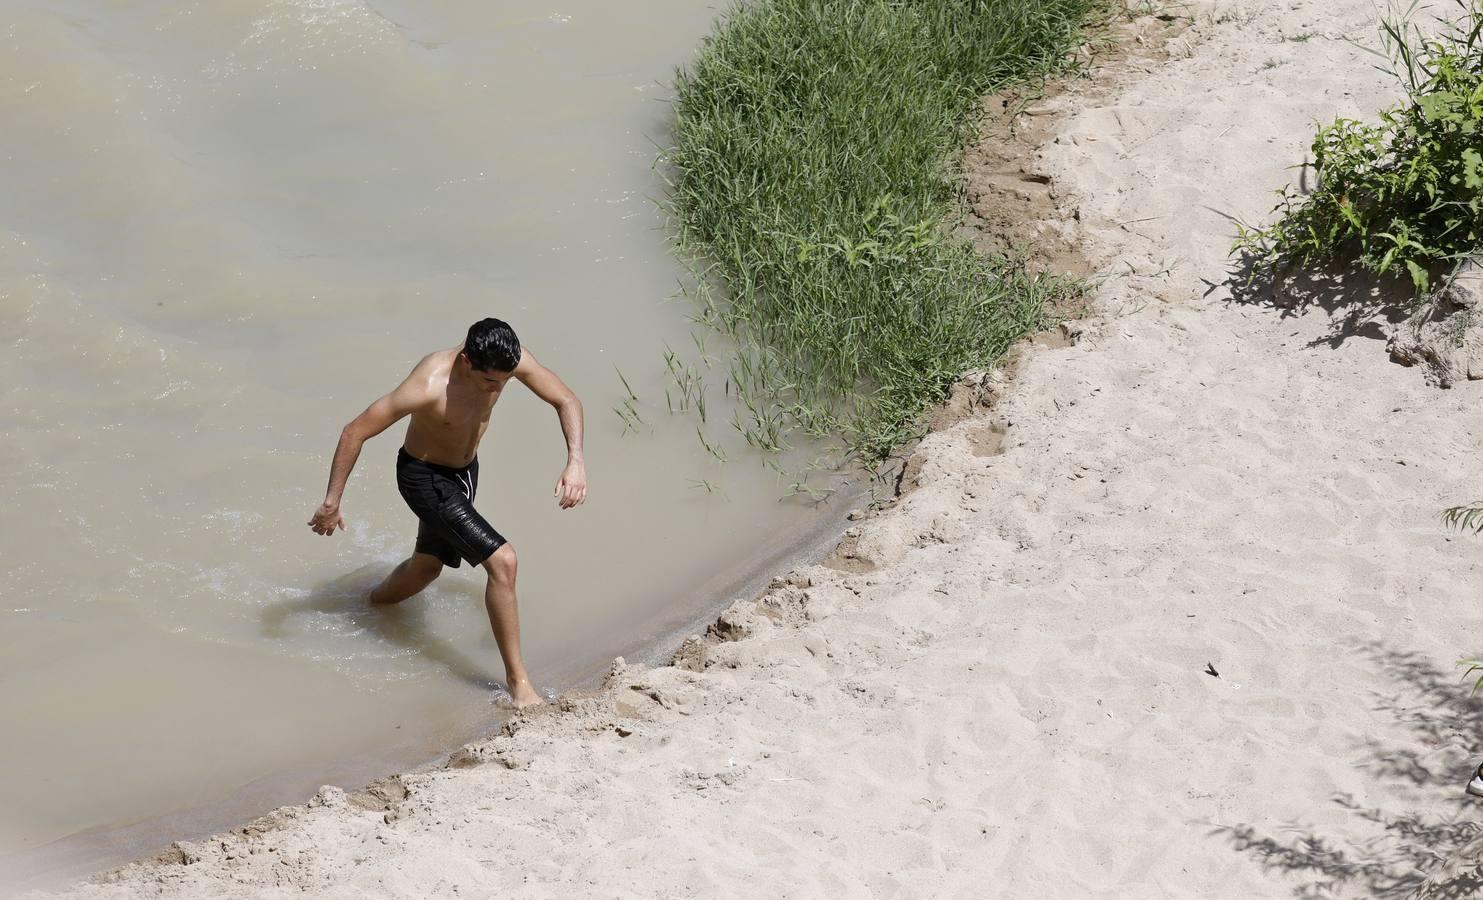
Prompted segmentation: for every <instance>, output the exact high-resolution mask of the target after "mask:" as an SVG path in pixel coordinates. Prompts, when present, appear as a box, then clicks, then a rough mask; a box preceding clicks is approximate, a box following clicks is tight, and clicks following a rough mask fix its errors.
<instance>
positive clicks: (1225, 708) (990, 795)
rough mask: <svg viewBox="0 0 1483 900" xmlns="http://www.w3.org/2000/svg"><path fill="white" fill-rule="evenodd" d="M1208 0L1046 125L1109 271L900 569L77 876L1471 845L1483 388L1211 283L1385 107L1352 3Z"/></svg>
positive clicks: (568, 878)
mask: <svg viewBox="0 0 1483 900" xmlns="http://www.w3.org/2000/svg"><path fill="white" fill-rule="evenodd" d="M1225 13H1231V14H1233V15H1231V16H1225V15H1223V14H1225ZM1193 16H1194V18H1195V20H1196V25H1195V28H1194V30H1193V32H1192V33H1191V34H1187V35H1185V36H1184V37H1181V38H1177V39H1176V41H1178V42H1180V43H1179V45H1178V46H1175V47H1172V48H1171V50H1173V51H1174V55H1175V56H1176V57H1181V56H1185V57H1186V58H1175V59H1173V60H1172V61H1170V62H1168V63H1167V64H1165V65H1163V66H1161V67H1159V68H1158V69H1157V70H1155V71H1153V72H1151V73H1149V74H1147V75H1146V76H1143V77H1140V78H1137V79H1135V80H1134V81H1132V82H1131V83H1130V84H1128V86H1127V87H1126V88H1125V89H1124V90H1123V91H1122V93H1121V95H1120V96H1115V97H1114V99H1113V100H1112V102H1110V103H1108V102H1101V103H1099V104H1096V105H1094V106H1093V107H1091V108H1085V109H1081V110H1079V111H1076V112H1075V114H1074V115H1073V116H1072V117H1071V118H1069V120H1068V121H1066V122H1065V123H1064V124H1063V125H1062V126H1061V129H1060V137H1059V139H1058V140H1057V141H1056V142H1055V143H1053V144H1051V145H1049V146H1048V147H1046V148H1045V150H1044V152H1043V156H1042V163H1043V166H1044V171H1045V172H1046V173H1047V174H1050V175H1052V176H1054V182H1053V186H1054V190H1055V193H1056V196H1057V197H1059V198H1060V201H1061V202H1062V204H1063V206H1064V207H1065V208H1068V209H1069V208H1071V207H1073V206H1077V205H1079V208H1080V214H1081V222H1080V233H1079V235H1078V237H1079V239H1080V241H1081V242H1082V243H1083V244H1084V248H1085V251H1086V252H1087V253H1088V254H1089V255H1090V257H1091V261H1092V262H1093V263H1094V264H1096V266H1097V267H1098V268H1099V269H1100V270H1102V271H1104V272H1108V273H1110V277H1109V279H1108V280H1107V281H1106V282H1105V283H1104V284H1103V286H1102V287H1101V288H1100V290H1099V292H1098V294H1097V297H1096V301H1095V309H1094V313H1095V315H1094V317H1093V319H1092V320H1091V322H1090V323H1089V325H1088V328H1087V331H1086V335H1085V337H1084V338H1083V339H1082V340H1081V341H1080V342H1079V343H1077V344H1076V345H1074V346H1070V347H1064V348H1039V349H1033V350H1032V351H1030V352H1029V354H1028V355H1027V357H1026V359H1025V360H1024V363H1023V365H1022V366H1021V368H1020V371H1019V374H1018V376H1017V380H1016V383H1015V385H1014V386H1013V388H1012V390H1009V391H1007V392H1006V396H1005V397H1003V398H1002V399H1001V400H1000V402H999V404H998V406H997V408H996V410H995V411H994V412H992V413H990V414H987V415H986V417H984V418H978V419H969V420H967V421H963V422H960V423H958V424H956V425H954V426H952V427H949V428H947V429H946V430H944V431H942V432H939V433H936V434H934V435H932V436H930V437H929V438H928V439H927V440H926V442H925V443H924V447H923V452H924V454H925V456H924V463H923V465H922V468H921V472H920V476H919V480H920V482H921V484H920V487H918V488H917V489H915V490H914V491H912V492H911V493H909V494H908V495H907V496H906V497H905V498H903V499H902V500H901V501H900V502H899V503H898V504H897V505H896V506H895V507H894V508H892V509H890V510H888V511H885V512H884V513H882V514H880V515H877V516H873V517H871V518H869V519H868V520H866V521H864V522H862V523H861V525H860V527H861V531H860V534H859V536H858V539H857V542H856V546H857V550H856V552H857V553H858V554H859V555H861V556H863V557H866V558H868V559H870V560H872V561H874V562H875V563H876V564H877V565H878V566H879V567H880V568H878V569H877V570H876V571H874V572H869V573H862V574H855V575H849V574H845V573H842V572H838V571H834V570H832V569H826V568H823V567H809V568H805V569H802V570H800V571H798V572H796V573H793V575H791V576H790V581H791V582H792V583H781V584H779V585H778V586H776V587H775V588H774V589H773V590H771V591H770V592H769V593H768V594H767V595H766V596H765V597H764V598H763V599H762V600H761V601H760V603H753V602H752V601H746V602H740V603H738V604H736V605H735V606H733V608H732V609H731V610H730V611H729V612H728V613H727V614H726V616H725V617H723V618H724V621H725V622H726V623H728V624H727V626H726V627H723V628H722V629H721V630H722V631H725V632H727V634H728V635H729V636H731V637H739V638H741V639H739V640H732V641H727V642H722V643H719V644H716V645H714V646H712V647H710V648H709V649H708V650H706V651H705V652H704V654H700V653H698V652H697V653H692V654H691V659H692V660H694V659H698V658H699V657H700V656H701V655H704V657H705V661H706V667H705V668H704V671H702V672H695V671H688V670H686V669H681V668H661V669H657V670H648V671H642V670H635V669H627V670H620V671H618V672H617V673H616V674H615V676H614V678H613V679H612V681H611V683H610V684H611V686H610V688H609V689H608V690H606V691H604V692H602V693H601V694H599V695H597V696H595V697H592V698H589V699H584V700H581V701H577V702H574V703H569V704H568V706H569V707H571V708H570V709H569V710H567V711H565V712H561V711H555V712H553V713H552V714H544V715H538V716H535V717H532V718H531V719H530V720H529V721H528V722H527V723H526V724H525V725H524V726H523V727H521V728H519V729H518V730H516V731H515V733H514V734H513V735H512V736H502V737H499V738H496V739H494V740H492V741H489V742H487V743H485V744H482V745H479V746H477V747H473V748H470V749H469V750H467V751H465V752H464V753H463V754H461V755H460V757H459V762H460V763H462V764H465V765H466V766H467V767H464V768H451V769H448V770H439V771H431V772H424V773H417V774H412V775H408V776H405V777H404V778H403V779H402V782H403V783H404V784H405V786H406V788H408V789H409V790H410V795H409V796H407V797H406V798H405V799H398V797H399V795H400V793H401V792H400V790H397V789H394V788H393V789H392V790H383V791H382V794H383V796H385V797H390V798H391V799H390V801H389V802H388V803H386V804H385V805H386V806H387V807H389V811H386V810H383V809H382V808H381V802H380V800H377V799H375V798H371V797H369V796H361V797H359V798H351V799H352V801H353V802H347V801H346V797H345V795H344V794H343V793H342V792H340V791H337V790H334V789H329V790H327V791H325V792H323V793H322V795H321V797H320V798H318V800H317V801H316V802H315V803H311V804H310V805H309V806H308V807H295V808H285V809H284V810H281V811H279V812H278V813H276V814H275V818H276V819H277V820H278V821H279V822H280V825H279V827H277V828H275V829H271V830H267V831H264V832H260V833H259V832H257V831H256V830H254V832H253V833H251V834H247V835H242V834H232V835H224V836H220V837H218V838H212V839H209V840H204V841H199V842H190V843H188V844H185V845H183V848H184V854H183V855H184V856H186V857H188V858H189V859H190V860H191V861H190V862H189V864H178V863H177V864H165V865H139V866H134V867H130V868H127V869H124V870H122V871H121V872H120V873H117V874H115V875H113V876H111V879H112V880H111V881H110V883H106V884H94V885H83V886H78V887H76V888H74V889H73V891H72V892H71V893H69V894H68V896H75V897H118V896H139V895H151V896H153V895H163V896H169V897H190V898H200V897H214V896H253V897H272V896H288V895H294V894H297V893H299V892H301V891H307V892H308V893H309V894H311V895H313V896H317V897H347V898H348V897H428V896H439V897H442V896H455V895H456V896H468V897H485V896H495V895H514V896H521V897H572V896H600V897H690V896H706V897H716V896H727V897H731V896H734V897H744V896H745V897H752V896H779V897H781V896H793V897H814V896H828V897H846V896H849V897H854V896H861V897H863V896H877V897H891V896H910V897H939V896H943V897H946V896H954V897H956V896H965V897H966V896H975V897H976V896H994V897H1032V898H1041V897H1068V898H1069V897H1083V896H1115V897H1159V896H1173V897H1194V896H1199V897H1241V898H1246V897H1274V896H1291V895H1294V894H1297V895H1314V896H1330V895H1336V896H1403V895H1404V894H1405V893H1407V892H1409V890H1410V889H1411V888H1413V887H1415V886H1416V884H1418V883H1419V882H1420V879H1421V878H1422V877H1423V876H1424V874H1425V872H1426V871H1427V870H1429V869H1431V868H1434V867H1435V866H1436V864H1437V862H1438V860H1439V859H1440V858H1441V857H1443V856H1446V855H1448V854H1450V853H1451V852H1453V851H1454V850H1455V849H1456V848H1458V847H1460V846H1461V845H1463V844H1466V843H1467V842H1468V841H1469V840H1470V839H1471V838H1472V837H1473V835H1474V834H1475V833H1476V826H1475V825H1474V824H1473V823H1474V821H1475V820H1476V818H1477V810H1478V808H1477V807H1474V806H1472V805H1471V803H1470V801H1467V800H1465V799H1464V796H1463V793H1462V786H1463V783H1464V781H1465V780H1466V777H1467V774H1468V769H1469V767H1470V765H1471V764H1472V763H1473V762H1474V758H1473V757H1474V754H1475V752H1476V750H1477V749H1478V736H1479V734H1480V726H1483V714H1480V712H1479V706H1478V704H1477V702H1476V701H1474V700H1472V699H1470V698H1469V696H1468V693H1467V688H1466V687H1465V686H1463V685H1461V684H1459V682H1458V675H1459V674H1460V673H1459V671H1458V670H1456V669H1455V668H1454V667H1453V662H1454V661H1455V660H1456V659H1457V658H1458V657H1459V656H1461V655H1464V654H1467V653H1470V652H1474V651H1476V650H1478V649H1480V644H1483V641H1480V640H1478V639H1477V637H1476V636H1477V635H1479V634H1480V633H1483V631H1480V629H1483V614H1480V610H1479V605H1478V603H1477V598H1478V596H1479V595H1480V593H1483V571H1480V570H1479V568H1478V564H1477V561H1478V559H1479V554H1480V551H1483V543H1480V541H1483V538H1473V537H1471V536H1459V535H1455V534H1451V535H1449V534H1448V533H1447V532H1446V531H1445V530H1444V529H1443V528H1442V526H1441V524H1440V522H1439V520H1438V513H1439V511H1440V510H1441V509H1442V508H1443V507H1444V506H1446V505H1449V504H1453V503H1456V502H1461V501H1466V500H1471V499H1474V495H1475V494H1478V493H1483V490H1479V487H1478V486H1479V485H1480V484H1483V455H1480V453H1479V450H1480V437H1479V430H1480V425H1479V424H1478V423H1479V420H1478V417H1477V414H1476V413H1477V403H1478V399H1479V387H1478V386H1477V385H1472V384H1468V385H1463V386H1460V387H1459V388H1457V389H1454V390H1451V391H1439V390H1436V389H1433V388H1430V387H1428V386H1427V385H1426V384H1425V383H1424V380H1423V378H1422V376H1421V374H1420V373H1419V372H1417V371H1415V370H1408V369H1403V368H1400V367H1398V366H1395V365H1393V364H1391V363H1389V362H1388V361H1387V359H1386V356H1385V351H1384V346H1383V343H1382V342H1381V341H1379V340H1375V339H1373V338H1374V337H1375V336H1376V335H1377V334H1378V333H1379V332H1378V329H1377V328H1376V327H1374V326H1371V325H1368V324H1364V323H1363V322H1349V323H1348V324H1346V323H1345V321H1344V311H1342V310H1341V311H1339V313H1337V314H1335V315H1330V314H1329V313H1327V312H1324V311H1323V310H1321V309H1319V310H1314V311H1309V312H1305V313H1302V314H1296V315H1293V314H1287V313H1284V312H1282V311H1280V310H1274V309H1272V308H1271V307H1270V306H1265V305H1243V304H1234V303H1232V302H1230V301H1229V300H1228V298H1229V295H1230V291H1229V290H1228V289H1227V288H1226V287H1224V285H1225V284H1226V283H1227V281H1228V268H1229V263H1228V261H1227V258H1226V251H1227V249H1228V248H1229V245H1230V241H1231V236H1232V228H1231V225H1230V224H1229V222H1228V221H1227V220H1226V219H1225V218H1223V217H1222V215H1220V214H1219V213H1228V214H1232V215H1236V216H1240V217H1243V218H1245V219H1248V220H1254V219H1261V218H1262V217H1263V216H1265V214H1266V212H1267V210H1268V209H1269V208H1270V206H1271V205H1272V202H1273V198H1272V195H1271V192H1272V191H1273V190H1274V189H1275V188H1276V187H1278V186H1279V185H1281V184H1283V183H1285V182H1287V181H1288V180H1289V179H1292V178H1295V177H1296V172H1295V171H1293V170H1291V169H1289V168H1288V167H1290V166H1293V165H1295V164H1297V163H1299V162H1300V161H1301V160H1302V159H1303V156H1304V153H1305V151H1306V148H1307V144H1308V141H1309V140H1310V138H1311V132H1312V124H1313V123H1314V121H1315V120H1319V119H1327V118H1329V117H1331V116H1332V115H1334V114H1335V113H1345V114H1355V115H1368V114H1370V113H1372V112H1373V111H1374V110H1375V109H1377V108H1378V107H1379V106H1381V105H1382V104H1383V103H1385V102H1386V101H1387V100H1388V99H1389V98H1390V96H1391V93H1390V92H1391V86H1390V84H1389V83H1388V81H1387V80H1386V78H1385V76H1383V75H1381V74H1380V73H1378V72H1375V71H1373V70H1371V69H1370V68H1369V66H1370V63H1371V61H1372V60H1371V58H1370V57H1368V56H1366V55H1365V54H1364V53H1362V52H1361V51H1360V50H1358V49H1357V48H1355V47H1354V46H1352V45H1350V44H1347V43H1345V42H1344V41H1343V40H1342V39H1343V38H1345V37H1354V38H1358V39H1360V40H1362V41H1365V42H1370V41H1372V40H1373V35H1374V34H1375V14H1374V9H1373V7H1372V6H1371V4H1370V3H1369V2H1368V0H1323V2H1316V0H1309V2H1302V3H1295V4H1294V3H1280V2H1248V3H1244V4H1240V5H1239V6H1232V5H1230V4H1220V5H1219V6H1218V7H1217V8H1216V10H1215V13H1214V14H1212V11H1211V7H1209V6H1208V5H1206V6H1203V7H1198V8H1196V10H1195V11H1194V12H1193ZM1216 20H1221V21H1219V22H1217V21H1216ZM1304 35H1308V38H1307V39H1306V40H1284V38H1289V39H1291V38H1300V37H1302V36H1304ZM1188 54H1192V55H1188ZM1269 63H1274V64H1273V65H1269ZM1059 102H1061V103H1063V104H1076V103H1080V102H1083V101H1078V100H1075V99H1074V98H1073V99H1068V100H1063V101H1059ZM1078 198H1079V199H1078ZM1216 211H1219V213H1218V212H1216ZM1119 223H1121V224H1119ZM994 422H999V423H1008V431H1007V434H1006V436H1005V440H1004V447H1003V452H1002V454H1000V455H987V456H981V455H976V451H977V452H985V450H984V449H983V448H984V447H985V446H986V445H985V444H984V442H983V440H982V439H983V437H984V435H985V434H986V432H985V429H986V428H987V427H988V426H989V425H990V424H991V423H994ZM1207 664H1211V665H1213V667H1214V670H1215V671H1218V672H1219V676H1218V677H1216V676H1212V675H1210V674H1207V673H1206V667H1207ZM290 738H291V736H285V739H290ZM480 763H483V764H480ZM366 807H375V808H366ZM1326 886H1327V887H1326Z"/></svg>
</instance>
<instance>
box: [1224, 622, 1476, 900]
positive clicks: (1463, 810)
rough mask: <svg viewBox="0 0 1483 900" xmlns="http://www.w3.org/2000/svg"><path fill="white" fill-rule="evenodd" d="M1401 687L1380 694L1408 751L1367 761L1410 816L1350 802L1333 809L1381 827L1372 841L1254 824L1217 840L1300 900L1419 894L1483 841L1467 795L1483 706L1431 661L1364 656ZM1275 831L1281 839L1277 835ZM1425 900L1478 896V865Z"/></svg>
mask: <svg viewBox="0 0 1483 900" xmlns="http://www.w3.org/2000/svg"><path fill="white" fill-rule="evenodd" d="M1359 652H1360V653H1361V654H1362V655H1364V656H1366V657H1368V658H1369V659H1370V660H1371V661H1372V662H1373V663H1374V665H1375V667H1376V669H1377V670H1378V671H1379V672H1381V673H1383V674H1384V675H1386V676H1388V677H1389V678H1390V679H1391V681H1392V682H1393V683H1394V685H1395V687H1394V689H1393V690H1391V691H1388V692H1385V693H1376V695H1375V698H1374V699H1375V707H1374V708H1375V710H1376V711H1377V712H1381V713H1385V714H1388V715H1390V716H1392V717H1393V718H1394V719H1395V720H1396V721H1398V722H1400V723H1401V724H1403V725H1404V726H1405V728H1406V730H1407V731H1408V732H1409V734H1410V738H1411V739H1410V740H1409V741H1407V742H1406V743H1405V745H1404V746H1387V745H1386V744H1385V743H1384V742H1382V741H1377V740H1373V739H1372V740H1369V741H1367V746H1366V748H1365V754H1364V760H1363V762H1362V763H1361V766H1362V768H1363V769H1364V771H1365V772H1366V774H1367V775H1368V776H1369V777H1370V778H1372V779H1373V780H1375V781H1377V782H1384V783H1387V784H1389V785H1395V784H1396V783H1398V782H1399V783H1401V784H1404V785H1405V786H1406V789H1405V793H1406V794H1408V795H1409V796H1408V799H1407V800H1406V801H1405V803H1404V808H1395V806H1396V805H1395V804H1392V805H1391V807H1390V808H1380V807H1378V806H1371V805H1367V804H1366V803H1364V802H1361V801H1360V800H1357V799H1356V798H1354V797H1353V796H1350V795H1349V794H1338V795H1336V796H1335V797H1334V798H1333V801H1332V802H1333V803H1334V805H1335V806H1337V807H1338V808H1339V809H1342V810H1345V811H1347V812H1348V813H1349V814H1350V815H1352V816H1354V817H1358V818H1361V819H1364V820H1366V821H1368V822H1370V823H1372V825H1373V830H1372V832H1371V836H1370V837H1368V838H1365V839H1363V840H1359V839H1355V838H1352V837H1349V838H1346V837H1342V836H1334V835H1325V834H1323V833H1322V829H1321V828H1318V827H1313V826H1309V825H1305V824H1303V823H1301V822H1292V823H1285V824H1284V825H1282V826H1278V827H1274V828H1271V832H1267V831H1263V830H1261V829H1259V828H1258V827H1256V826H1252V825H1235V826H1220V827H1217V828H1216V829H1214V831H1213V832H1212V833H1213V834H1214V835H1216V836H1220V837H1224V838H1225V839H1227V840H1229V841H1230V843H1231V845H1232V846H1233V847H1234V848H1235V849H1236V850H1237V851H1238V852H1241V853H1245V854H1249V855H1251V856H1253V857H1256V858H1257V860H1258V861H1259V862H1260V863H1261V865H1262V866H1263V868H1265V869H1267V870H1269V871H1278V872H1281V873H1284V874H1285V875H1286V876H1287V877H1288V878H1289V879H1291V882H1290V883H1291V884H1293V886H1294V890H1293V894H1294V896H1298V897H1314V898H1317V897H1350V896H1353V897H1377V898H1378V897H1383V898H1400V897H1410V896H1413V892H1415V891H1416V890H1417V889H1418V888H1419V887H1421V885H1422V883H1423V881H1424V880H1425V879H1426V878H1427V876H1428V875H1429V874H1430V873H1431V872H1432V871H1433V870H1438V867H1439V866H1440V865H1442V863H1443V862H1444V861H1446V860H1447V859H1449V858H1450V857H1452V856H1454V855H1455V854H1457V853H1458V851H1460V850H1461V849H1462V848H1464V847H1466V846H1467V845H1468V844H1469V843H1472V842H1473V841H1474V840H1475V839H1476V838H1478V837H1479V836H1480V834H1483V829H1480V826H1479V825H1478V823H1477V821H1476V820H1477V819H1478V807H1476V806H1474V804H1476V803H1479V802H1483V801H1478V800H1474V799H1473V798H1471V797H1468V796H1467V795H1466V794H1465V793H1464V792H1463V786H1464V785H1465V784H1466V782H1467V779H1468V777H1469V775H1470V774H1471V766H1472V765H1473V764H1475V763H1476V759H1474V757H1475V755H1476V753H1477V750H1478V747H1477V740H1478V735H1480V734H1483V702H1480V701H1479V700H1478V699H1476V698H1474V697H1473V696H1472V695H1471V694H1470V692H1469V690H1468V687H1467V686H1466V685H1464V684H1462V683H1460V681H1459V679H1458V677H1457V673H1456V672H1452V671H1445V670H1442V669H1439V668H1437V667H1436V665H1435V664H1434V662H1433V661H1432V660H1430V659H1429V658H1426V657H1423V656H1421V655H1420V654H1417V653H1411V652H1406V651H1399V650H1395V649H1392V648H1388V647H1385V646H1382V645H1379V644H1370V645H1367V646H1365V647H1363V648H1361V650H1360V651H1359ZM1274 833H1276V834H1279V835H1280V836H1274ZM1441 874H1443V875H1444V877H1440V878H1433V879H1432V881H1431V882H1430V883H1428V884H1427V886H1426V890H1425V891H1424V892H1423V893H1421V894H1417V895H1416V896H1418V897H1425V898H1431V900H1442V898H1461V897H1473V896H1477V895H1478V893H1479V891H1480V889H1483V877H1480V874H1479V872H1478V869H1477V867H1476V866H1473V865H1467V866H1463V867H1461V868H1460V869H1459V870H1456V871H1450V872H1445V873H1441Z"/></svg>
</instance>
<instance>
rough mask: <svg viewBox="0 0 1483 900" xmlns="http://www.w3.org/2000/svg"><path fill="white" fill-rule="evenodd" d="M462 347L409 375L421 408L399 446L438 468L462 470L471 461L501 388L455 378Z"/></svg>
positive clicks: (433, 356) (435, 355) (434, 355)
mask: <svg viewBox="0 0 1483 900" xmlns="http://www.w3.org/2000/svg"><path fill="white" fill-rule="evenodd" d="M461 349H462V348H459V347H455V348H452V349H449V350H439V351H437V352H436V353H432V354H430V355H428V356H427V357H426V358H425V359H423V361H422V362H421V363H419V364H418V366H417V370H416V371H415V372H414V375H415V377H416V379H417V387H418V389H419V392H420V393H424V394H425V396H424V403H423V404H422V405H421V406H419V407H418V408H417V409H415V410H414V411H413V412H412V415H411V417H410V418H411V422H410V423H409V424H408V425H407V436H406V438H405V440H404V441H403V442H402V446H404V447H405V448H406V449H407V452H408V453H409V454H411V455H412V456H415V457H416V458H418V459H420V460H422V461H424V462H430V463H434V464H436V465H440V466H452V467H454V468H462V467H463V466H466V465H468V464H469V462H470V461H472V460H473V458H474V453H475V452H476V451H477V450H478V448H479V441H480V439H481V438H483V437H484V431H485V429H487V428H488V427H489V414H490V412H491V411H492V410H493V409H494V404H495V403H496V402H498V401H499V397H500V393H501V392H502V390H503V387H500V388H497V389H495V390H493V391H490V390H488V389H486V388H485V387H483V386H481V385H480V384H477V383H475V382H474V381H471V380H468V379H459V378H458V377H457V375H456V373H455V371H454V363H455V361H456V360H457V359H458V353H459V351H460V350H461Z"/></svg>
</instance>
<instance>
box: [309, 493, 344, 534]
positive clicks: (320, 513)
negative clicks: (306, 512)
mask: <svg viewBox="0 0 1483 900" xmlns="http://www.w3.org/2000/svg"><path fill="white" fill-rule="evenodd" d="M336 526H339V528H340V530H341V531H344V530H345V517H344V516H342V515H340V507H339V506H338V505H331V504H330V503H329V501H325V502H324V503H321V504H320V506H319V509H316V510H315V511H314V515H313V516H311V517H310V519H309V527H310V528H312V529H314V533H315V534H322V535H324V536H325V537H329V536H330V535H332V534H334V533H335V527H336Z"/></svg>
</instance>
